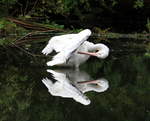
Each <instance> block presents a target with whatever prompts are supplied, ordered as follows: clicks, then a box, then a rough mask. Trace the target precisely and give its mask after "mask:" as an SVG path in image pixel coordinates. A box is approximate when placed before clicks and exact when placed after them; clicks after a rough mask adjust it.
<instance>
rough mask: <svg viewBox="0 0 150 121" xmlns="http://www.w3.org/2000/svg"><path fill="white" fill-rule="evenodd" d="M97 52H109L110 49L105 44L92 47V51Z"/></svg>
mask: <svg viewBox="0 0 150 121" xmlns="http://www.w3.org/2000/svg"><path fill="white" fill-rule="evenodd" d="M95 50H100V51H103V50H108V47H107V46H106V45H104V44H93V45H92V46H91V47H90V51H95Z"/></svg>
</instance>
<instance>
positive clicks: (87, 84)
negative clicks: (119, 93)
mask: <svg viewBox="0 0 150 121" xmlns="http://www.w3.org/2000/svg"><path fill="white" fill-rule="evenodd" d="M47 72H49V73H51V74H52V75H53V78H54V79H55V80H57V81H56V82H53V81H52V80H50V79H48V78H45V79H43V80H42V82H43V83H44V85H45V86H46V87H47V88H48V91H49V93H50V94H51V95H53V96H60V97H64V98H73V99H74V100H75V101H77V102H80V103H81V104H84V105H89V104H90V102H91V101H90V99H89V98H88V97H87V96H86V95H85V94H84V93H86V92H88V91H95V92H104V91H106V90H107V89H108V87H109V83H108V81H107V80H106V79H104V78H100V79H96V80H92V81H91V77H90V76H89V75H88V74H87V73H86V72H83V71H79V70H68V69H67V70H66V69H63V70H50V69H48V70H47ZM89 80H90V81H89Z"/></svg>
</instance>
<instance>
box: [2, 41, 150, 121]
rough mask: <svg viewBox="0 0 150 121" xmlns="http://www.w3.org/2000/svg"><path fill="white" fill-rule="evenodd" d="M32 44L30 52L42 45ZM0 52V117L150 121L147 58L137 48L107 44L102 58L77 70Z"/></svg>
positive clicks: (43, 59) (16, 52)
mask: <svg viewBox="0 0 150 121" xmlns="http://www.w3.org/2000/svg"><path fill="white" fill-rule="evenodd" d="M40 44H41V43H40ZM36 45H37V44H34V45H32V46H33V48H34V49H32V52H33V53H34V52H37V53H40V51H41V50H42V48H43V47H44V46H45V45H44V44H42V46H41V47H39V45H38V46H36ZM110 46H111V45H110ZM118 48H119V47H118ZM39 50H40V51H39ZM127 50H128V51H127ZM134 50H135V51H134ZM0 51H1V52H0V53H1V57H0V62H1V64H0V72H1V74H0V80H1V81H0V115H1V116H0V121H150V74H149V73H150V59H149V58H148V57H146V56H145V53H144V52H140V51H139V50H138V49H132V50H130V49H123V50H121V51H120V50H119V49H117V48H115V46H114V45H112V47H111V53H110V56H109V57H108V58H107V59H105V60H99V59H97V58H94V57H93V58H90V59H89V60H88V61H87V62H86V63H84V64H83V65H81V66H80V69H79V70H75V69H71V68H58V67H56V68H50V67H47V66H46V65H45V63H46V62H47V60H48V59H47V58H46V57H43V56H41V57H32V56H31V55H29V54H27V53H25V52H23V51H21V50H19V49H18V48H12V47H8V48H1V50H0ZM47 87H48V88H49V90H48V88H47Z"/></svg>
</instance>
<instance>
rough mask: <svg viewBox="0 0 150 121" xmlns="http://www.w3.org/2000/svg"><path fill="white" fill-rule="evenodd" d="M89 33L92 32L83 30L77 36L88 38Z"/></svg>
mask: <svg viewBox="0 0 150 121" xmlns="http://www.w3.org/2000/svg"><path fill="white" fill-rule="evenodd" d="M91 33H92V32H91V30H90V29H85V30H83V31H81V32H80V33H79V34H81V35H84V36H88V37H89V36H90V35H91Z"/></svg>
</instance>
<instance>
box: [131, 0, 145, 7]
mask: <svg viewBox="0 0 150 121" xmlns="http://www.w3.org/2000/svg"><path fill="white" fill-rule="evenodd" d="M133 7H134V8H136V9H138V8H143V7H144V0H136V1H135V2H134V6H133Z"/></svg>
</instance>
